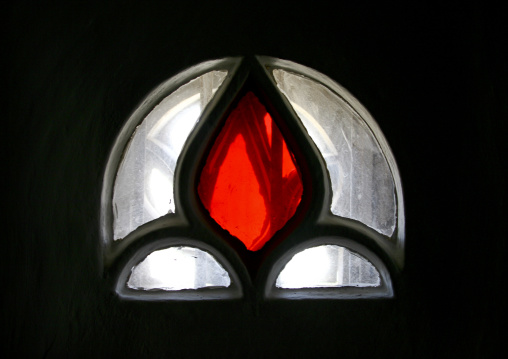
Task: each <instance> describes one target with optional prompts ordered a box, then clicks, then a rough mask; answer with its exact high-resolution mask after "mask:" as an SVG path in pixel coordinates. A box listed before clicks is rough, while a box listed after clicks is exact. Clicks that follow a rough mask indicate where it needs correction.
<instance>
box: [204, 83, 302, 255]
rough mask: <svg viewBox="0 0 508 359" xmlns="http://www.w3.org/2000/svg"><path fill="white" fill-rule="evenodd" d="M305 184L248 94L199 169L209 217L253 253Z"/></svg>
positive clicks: (296, 201) (269, 120)
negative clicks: (201, 168)
mask: <svg viewBox="0 0 508 359" xmlns="http://www.w3.org/2000/svg"><path fill="white" fill-rule="evenodd" d="M302 192H303V185H302V180H301V177H300V174H299V172H298V169H297V167H296V165H295V160H294V158H293V155H292V154H291V152H290V151H289V150H288V147H287V144H286V141H285V140H284V137H283V136H282V134H281V132H280V130H279V128H278V127H277V125H276V124H275V122H274V121H273V120H272V118H271V116H270V114H269V113H268V112H267V111H266V109H265V107H264V106H263V105H262V104H261V103H260V102H259V100H258V99H257V97H256V96H255V95H254V94H253V93H252V92H248V93H247V94H246V95H245V96H244V97H243V98H242V99H241V100H240V102H239V104H238V106H237V107H236V108H235V109H234V110H233V111H232V113H231V114H230V115H229V117H228V118H227V120H226V123H225V125H224V127H223V128H222V130H221V132H220V134H219V135H218V137H217V139H216V140H215V143H214V145H213V147H212V149H211V151H210V154H209V155H208V157H207V159H206V165H205V166H204V168H203V171H202V172H201V177H200V181H199V185H198V193H199V196H200V198H201V201H202V203H203V205H204V207H205V208H206V209H207V210H208V212H209V213H210V216H211V217H212V218H213V219H214V220H215V221H216V222H217V223H218V224H219V225H220V226H221V227H222V228H223V229H225V230H227V231H228V232H229V233H230V234H231V235H233V236H235V237H236V238H238V239H239V240H240V241H242V242H243V243H244V244H245V246H246V247H247V249H248V250H251V251H257V250H259V249H261V247H263V245H264V244H265V243H266V242H267V241H269V240H270V239H271V238H272V236H273V235H274V234H275V232H277V231H278V230H279V229H281V228H282V227H283V226H284V225H285V224H286V222H287V221H288V220H289V219H290V218H291V217H292V216H293V215H294V213H295V211H296V208H297V207H298V204H299V203H300V200H301V197H302Z"/></svg>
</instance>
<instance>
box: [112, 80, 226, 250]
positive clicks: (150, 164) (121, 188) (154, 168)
mask: <svg viewBox="0 0 508 359" xmlns="http://www.w3.org/2000/svg"><path fill="white" fill-rule="evenodd" d="M226 75H227V71H210V72H208V73H205V74H204V75H201V76H199V77H197V78H195V79H194V80H192V81H190V82H188V83H186V84H184V85H183V86H181V87H180V88H178V89H177V90H176V91H174V92H173V93H171V94H170V95H169V96H167V97H166V98H164V99H163V100H162V101H161V102H160V103H159V104H158V105H157V106H155V108H153V110H152V111H151V112H150V113H149V114H148V115H147V116H146V117H145V118H144V120H143V121H142V122H141V123H140V124H139V125H138V126H137V127H136V130H135V132H134V134H133V135H132V137H131V139H130V141H129V143H128V145H127V149H126V150H125V152H124V155H123V159H122V161H121V163H120V166H119V168H118V172H117V176H116V180H115V184H114V190H113V203H112V205H113V239H115V240H117V239H121V238H124V237H125V236H126V235H128V234H129V233H130V232H132V231H133V230H135V229H136V228H137V227H139V226H141V225H142V224H145V223H147V222H149V221H152V220H154V219H156V218H159V217H161V216H164V215H165V214H167V213H175V210H176V209H175V201H174V193H173V179H174V173H175V168H176V162H177V160H178V157H179V155H180V152H181V150H182V148H183V146H184V144H185V141H186V140H187V138H188V136H189V134H190V133H191V131H192V129H193V128H194V126H195V125H196V123H197V122H198V121H199V118H200V116H201V114H202V112H203V110H204V108H205V106H206V105H207V104H208V102H209V101H210V100H211V99H212V97H213V95H214V94H215V92H216V91H217V89H218V88H219V86H220V85H221V84H222V82H223V81H224V79H225V78H226Z"/></svg>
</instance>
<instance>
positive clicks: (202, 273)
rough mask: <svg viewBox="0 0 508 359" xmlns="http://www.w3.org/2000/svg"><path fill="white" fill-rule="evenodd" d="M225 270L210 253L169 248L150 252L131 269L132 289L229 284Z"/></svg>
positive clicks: (167, 288)
mask: <svg viewBox="0 0 508 359" xmlns="http://www.w3.org/2000/svg"><path fill="white" fill-rule="evenodd" d="M230 284H231V280H230V278H229V274H228V272H226V270H225V269H224V268H223V267H222V266H221V265H220V264H219V262H217V260H216V259H215V258H214V257H212V256H211V255H210V254H209V253H207V252H205V251H203V250H201V249H198V248H193V247H170V248H166V249H162V250H158V251H154V252H152V253H150V254H149V255H148V256H147V257H146V258H145V259H144V260H143V261H142V262H141V263H139V264H138V265H137V266H135V267H134V268H132V272H131V276H130V277H129V280H128V281H127V286H128V287H129V288H132V289H140V290H150V289H162V290H168V291H169V290H182V289H198V288H205V287H229V285H230Z"/></svg>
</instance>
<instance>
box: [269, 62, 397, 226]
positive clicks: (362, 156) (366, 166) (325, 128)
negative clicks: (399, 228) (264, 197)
mask: <svg viewBox="0 0 508 359" xmlns="http://www.w3.org/2000/svg"><path fill="white" fill-rule="evenodd" d="M273 76H274V78H275V81H276V83H277V86H278V87H279V89H280V90H281V92H282V93H283V94H284V95H285V96H286V97H287V99H288V100H289V102H290V103H291V105H292V106H293V109H294V110H295V112H296V113H297V115H298V116H299V118H300V119H301V121H302V123H303V125H304V126H305V128H306V130H307V131H308V133H309V136H310V137H311V138H312V140H313V141H314V143H315V144H316V146H317V147H318V149H319V150H320V152H321V154H322V156H323V158H324V160H325V163H326V167H327V169H328V173H329V175H330V180H331V185H332V191H333V194H332V204H331V208H330V209H331V212H332V213H333V214H334V215H337V216H341V217H346V218H351V219H355V220H358V221H360V222H362V223H364V224H366V225H367V226H369V227H371V228H373V229H375V230H376V231H378V232H380V233H382V234H384V235H386V236H391V235H392V234H393V233H394V230H395V227H396V219H397V205H396V198H395V184H394V179H393V176H392V173H391V171H390V167H389V165H388V162H387V159H386V157H385V155H384V153H383V151H382V150H381V148H380V146H379V144H378V141H377V140H376V137H375V135H374V134H373V132H372V130H371V129H370V128H369V126H368V124H367V123H366V122H365V121H364V119H363V118H362V117H361V116H360V115H359V114H358V113H357V112H356V111H355V110H354V109H353V108H352V107H351V106H350V105H349V104H348V103H347V102H346V101H345V100H344V99H343V98H341V97H340V96H338V95H337V94H336V93H334V92H333V91H331V90H330V89H329V88H327V87H326V86H324V85H322V84H321V83H319V82H317V81H314V80H312V79H310V78H307V77H305V76H303V75H297V74H294V73H291V72H288V71H285V70H282V69H275V70H273Z"/></svg>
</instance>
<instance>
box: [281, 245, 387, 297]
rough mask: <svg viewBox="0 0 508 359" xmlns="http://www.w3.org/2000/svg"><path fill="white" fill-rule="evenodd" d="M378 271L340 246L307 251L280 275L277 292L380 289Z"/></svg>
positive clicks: (355, 254)
mask: <svg viewBox="0 0 508 359" xmlns="http://www.w3.org/2000/svg"><path fill="white" fill-rule="evenodd" d="M380 284H381V279H380V276H379V272H378V270H377V269H376V268H375V267H374V265H372V263H370V262H369V261H368V260H367V259H365V258H363V257H362V256H360V255H359V254H357V253H354V252H351V251H350V250H349V249H347V248H345V247H342V246H337V245H322V246H316V247H312V248H307V249H305V250H303V251H301V252H299V253H297V254H295V255H294V256H293V258H291V260H290V261H289V262H288V263H287V264H286V266H285V267H284V269H283V270H282V271H281V272H280V274H279V276H278V277H277V280H276V282H275V285H276V287H277V288H285V289H292V288H330V287H334V288H336V287H378V286H379V285H380Z"/></svg>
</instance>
